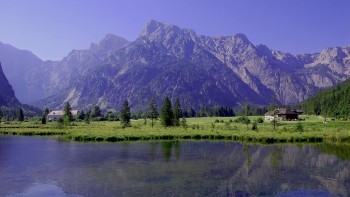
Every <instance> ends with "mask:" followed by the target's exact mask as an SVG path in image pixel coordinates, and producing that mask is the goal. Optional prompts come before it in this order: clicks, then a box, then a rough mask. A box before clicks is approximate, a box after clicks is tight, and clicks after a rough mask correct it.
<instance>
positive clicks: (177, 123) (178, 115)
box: [173, 98, 182, 127]
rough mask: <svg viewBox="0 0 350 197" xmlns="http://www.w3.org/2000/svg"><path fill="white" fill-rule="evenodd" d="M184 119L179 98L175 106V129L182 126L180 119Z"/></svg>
mask: <svg viewBox="0 0 350 197" xmlns="http://www.w3.org/2000/svg"><path fill="white" fill-rule="evenodd" d="M181 117H182V112H181V105H180V101H179V98H176V100H175V104H174V115H173V125H174V126H175V127H178V126H180V118H181Z"/></svg>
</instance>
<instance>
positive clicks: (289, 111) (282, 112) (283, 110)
mask: <svg viewBox="0 0 350 197" xmlns="http://www.w3.org/2000/svg"><path fill="white" fill-rule="evenodd" d="M277 114H278V115H287V114H288V115H296V114H298V113H297V112H295V110H292V109H288V108H281V109H280V110H279V111H278V113H277Z"/></svg>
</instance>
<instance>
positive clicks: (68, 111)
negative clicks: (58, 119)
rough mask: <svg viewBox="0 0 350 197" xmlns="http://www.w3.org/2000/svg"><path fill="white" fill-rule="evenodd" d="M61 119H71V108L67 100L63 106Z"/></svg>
mask: <svg viewBox="0 0 350 197" xmlns="http://www.w3.org/2000/svg"><path fill="white" fill-rule="evenodd" d="M63 119H65V120H66V121H72V120H73V115H72V108H71V106H70V104H69V102H67V103H66V105H65V106H64V115H63Z"/></svg>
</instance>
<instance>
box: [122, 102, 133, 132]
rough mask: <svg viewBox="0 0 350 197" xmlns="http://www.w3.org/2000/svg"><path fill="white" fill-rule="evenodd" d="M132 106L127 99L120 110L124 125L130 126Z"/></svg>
mask: <svg viewBox="0 0 350 197" xmlns="http://www.w3.org/2000/svg"><path fill="white" fill-rule="evenodd" d="M130 117H131V113H130V107H129V102H128V101H127V100H125V101H124V103H123V107H122V109H121V111H120V122H121V125H122V126H123V127H130V126H131V125H130Z"/></svg>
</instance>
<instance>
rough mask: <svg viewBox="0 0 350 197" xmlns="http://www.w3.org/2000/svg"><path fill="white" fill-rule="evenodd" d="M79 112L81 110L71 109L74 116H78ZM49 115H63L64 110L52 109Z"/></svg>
mask: <svg viewBox="0 0 350 197" xmlns="http://www.w3.org/2000/svg"><path fill="white" fill-rule="evenodd" d="M78 112H79V110H71V113H72V115H73V116H76V115H77V114H78ZM48 115H49V116H63V115H64V111H63V110H56V111H51V112H50V113H49V114H48Z"/></svg>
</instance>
